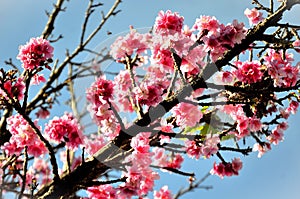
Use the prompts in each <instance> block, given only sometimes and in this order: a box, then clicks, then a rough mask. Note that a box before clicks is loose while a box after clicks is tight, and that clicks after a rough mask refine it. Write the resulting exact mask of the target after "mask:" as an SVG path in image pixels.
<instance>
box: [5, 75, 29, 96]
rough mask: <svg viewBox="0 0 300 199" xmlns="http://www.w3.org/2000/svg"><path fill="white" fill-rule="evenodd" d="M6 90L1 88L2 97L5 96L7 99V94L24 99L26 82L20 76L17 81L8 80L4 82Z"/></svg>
mask: <svg viewBox="0 0 300 199" xmlns="http://www.w3.org/2000/svg"><path fill="white" fill-rule="evenodd" d="M3 87H4V90H2V89H1V88H0V97H1V96H3V97H5V98H6V99H7V94H8V95H9V97H10V98H15V97H16V99H17V100H19V101H20V100H22V99H23V98H24V89H25V83H24V82H23V78H22V77H18V78H17V80H16V81H14V82H13V81H10V80H8V81H6V82H4V84H3Z"/></svg>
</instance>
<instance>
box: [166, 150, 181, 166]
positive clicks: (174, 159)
mask: <svg viewBox="0 0 300 199" xmlns="http://www.w3.org/2000/svg"><path fill="white" fill-rule="evenodd" d="M183 160H184V159H183V157H182V156H181V155H180V154H178V153H177V154H175V155H172V156H171V158H170V160H169V162H168V164H167V165H166V166H167V167H169V168H173V169H180V168H181V164H182V162H183Z"/></svg>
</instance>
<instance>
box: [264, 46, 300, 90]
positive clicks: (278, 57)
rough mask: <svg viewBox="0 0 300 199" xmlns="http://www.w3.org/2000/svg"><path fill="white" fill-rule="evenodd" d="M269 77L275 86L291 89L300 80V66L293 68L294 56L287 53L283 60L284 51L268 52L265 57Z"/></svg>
mask: <svg viewBox="0 0 300 199" xmlns="http://www.w3.org/2000/svg"><path fill="white" fill-rule="evenodd" d="M264 60H265V61H266V66H267V67H268V73H269V75H270V76H271V77H272V78H273V79H274V86H278V87H291V86H295V84H296V83H297V79H298V78H299V66H295V67H293V66H292V62H293V61H294V59H293V54H290V53H285V59H283V52H282V51H279V52H277V51H275V50H274V49H270V50H268V54H267V55H266V56H265V57H264Z"/></svg>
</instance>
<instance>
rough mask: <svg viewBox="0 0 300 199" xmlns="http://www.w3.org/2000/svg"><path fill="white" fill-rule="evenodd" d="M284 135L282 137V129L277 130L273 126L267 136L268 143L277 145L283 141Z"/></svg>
mask: <svg viewBox="0 0 300 199" xmlns="http://www.w3.org/2000/svg"><path fill="white" fill-rule="evenodd" d="M283 139H284V137H283V131H282V130H279V129H277V128H275V129H274V130H273V131H272V134H270V135H269V136H268V137H267V140H269V142H270V143H272V144H274V145H277V144H279V142H280V141H283Z"/></svg>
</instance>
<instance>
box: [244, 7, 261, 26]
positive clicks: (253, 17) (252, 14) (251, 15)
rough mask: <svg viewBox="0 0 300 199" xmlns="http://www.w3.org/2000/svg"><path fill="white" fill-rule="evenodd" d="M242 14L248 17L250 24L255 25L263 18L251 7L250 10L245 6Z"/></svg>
mask: <svg viewBox="0 0 300 199" xmlns="http://www.w3.org/2000/svg"><path fill="white" fill-rule="evenodd" d="M244 14H245V15H246V17H247V18H248V19H249V23H250V25H256V24H258V23H259V22H260V21H262V20H263V19H264V18H263V17H262V13H261V12H259V11H258V10H257V9H256V8H252V9H251V10H250V9H248V8H247V9H246V10H245V12H244Z"/></svg>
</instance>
